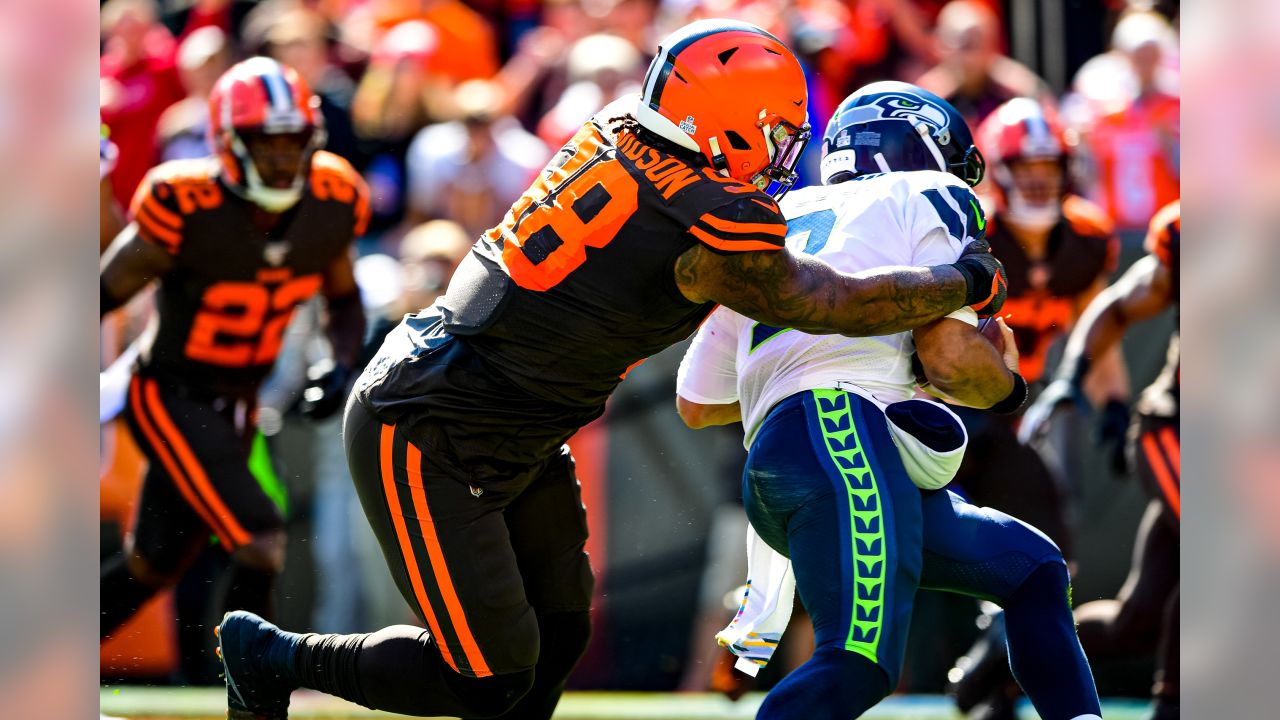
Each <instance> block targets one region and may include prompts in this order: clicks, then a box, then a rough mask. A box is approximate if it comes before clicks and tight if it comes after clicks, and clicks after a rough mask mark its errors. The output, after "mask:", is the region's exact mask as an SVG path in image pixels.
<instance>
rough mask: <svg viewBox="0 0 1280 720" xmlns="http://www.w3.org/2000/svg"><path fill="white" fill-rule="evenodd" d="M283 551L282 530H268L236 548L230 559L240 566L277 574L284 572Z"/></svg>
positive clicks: (283, 535)
mask: <svg viewBox="0 0 1280 720" xmlns="http://www.w3.org/2000/svg"><path fill="white" fill-rule="evenodd" d="M284 551H285V533H284V530H269V531H267V532H262V533H257V534H255V535H254V536H253V539H252V540H250V541H249V542H248V543H247V544H245V545H241V546H240V547H238V548H236V549H235V551H234V552H233V553H232V557H233V558H234V559H235V561H236V562H238V563H241V564H242V565H246V566H248V567H251V568H255V569H257V570H263V571H266V572H272V573H279V572H281V571H282V570H284Z"/></svg>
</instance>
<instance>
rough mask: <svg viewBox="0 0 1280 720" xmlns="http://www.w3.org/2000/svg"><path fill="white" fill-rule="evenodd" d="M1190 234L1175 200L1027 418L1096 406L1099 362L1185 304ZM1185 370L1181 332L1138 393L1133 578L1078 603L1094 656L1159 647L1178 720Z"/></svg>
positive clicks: (1075, 336)
mask: <svg viewBox="0 0 1280 720" xmlns="http://www.w3.org/2000/svg"><path fill="white" fill-rule="evenodd" d="M1181 238H1182V220H1181V206H1180V203H1178V202H1176V201H1175V202H1174V203H1172V204H1170V205H1167V206H1165V207H1164V208H1162V209H1161V210H1160V212H1158V213H1156V216H1155V217H1154V218H1152V221H1151V230H1150V233H1149V234H1148V236H1147V252H1148V255H1147V257H1145V258H1143V259H1142V260H1140V261H1138V262H1137V263H1135V264H1134V266H1133V267H1131V268H1130V269H1129V270H1128V272H1126V273H1125V274H1124V276H1123V277H1122V278H1120V279H1119V280H1118V281H1117V282H1116V283H1115V285H1113V286H1112V287H1110V288H1108V289H1107V290H1106V291H1105V292H1104V293H1103V294H1101V295H1099V296H1098V298H1097V299H1096V300H1095V301H1094V302H1093V304H1092V305H1090V306H1089V309H1088V311H1087V312H1086V314H1085V316H1084V317H1083V318H1082V319H1081V321H1080V325H1079V327H1077V328H1076V330H1075V331H1074V332H1072V334H1071V342H1070V343H1069V344H1068V346H1067V353H1066V355H1065V357H1064V358H1063V361H1062V366H1061V369H1060V370H1059V372H1058V379H1057V380H1055V381H1054V383H1053V385H1051V386H1050V390H1047V391H1046V392H1045V393H1044V395H1043V396H1042V397H1041V399H1040V400H1038V401H1037V405H1038V407H1037V408H1036V410H1037V412H1036V413H1035V415H1034V416H1031V415H1030V414H1029V418H1028V419H1035V418H1044V419H1047V418H1048V416H1049V413H1050V412H1052V410H1053V408H1054V407H1055V406H1056V405H1059V404H1062V403H1068V404H1070V405H1072V406H1074V407H1075V408H1076V409H1077V410H1079V409H1084V408H1086V407H1096V406H1095V405H1093V403H1091V402H1090V400H1089V395H1088V393H1087V392H1085V391H1084V388H1085V386H1086V384H1087V380H1086V379H1087V378H1088V377H1089V376H1090V375H1091V374H1092V373H1093V372H1094V370H1093V368H1094V358H1098V357H1102V356H1103V355H1104V354H1105V353H1106V352H1108V350H1109V349H1111V348H1114V347H1115V346H1116V344H1117V343H1118V342H1119V340H1120V338H1121V337H1123V336H1124V334H1125V332H1126V331H1127V330H1128V329H1129V327H1130V326H1132V325H1133V324H1135V323H1139V322H1142V321H1143V320H1147V319H1150V318H1152V317H1155V316H1156V315H1158V314H1160V313H1161V312H1163V311H1164V310H1167V309H1169V308H1170V307H1172V308H1174V309H1175V311H1176V310H1177V308H1178V307H1179V301H1178V300H1179V298H1178V295H1179V293H1178V287H1179V276H1180V262H1179V261H1180V257H1181ZM1181 370H1182V366H1181V355H1180V352H1179V349H1178V335H1177V334H1176V333H1175V334H1174V336H1173V338H1172V339H1171V340H1170V342H1169V349H1168V355H1167V360H1166V364H1165V367H1164V370H1163V371H1162V372H1161V373H1160V375H1159V377H1157V378H1156V380H1155V381H1154V382H1153V383H1151V384H1150V385H1148V386H1147V388H1146V389H1144V390H1143V391H1142V393H1141V394H1140V395H1139V396H1138V401H1137V403H1136V406H1135V408H1136V410H1137V413H1138V415H1137V418H1136V420H1135V422H1134V424H1133V426H1132V427H1131V428H1130V432H1129V440H1130V448H1129V451H1130V455H1131V456H1132V458H1133V462H1134V467H1135V471H1136V473H1137V476H1138V479H1139V481H1140V482H1141V483H1142V487H1143V489H1144V490H1146V492H1147V494H1148V495H1149V496H1150V497H1151V501H1150V503H1149V504H1148V506H1147V512H1146V515H1145V516H1144V517H1143V519H1142V523H1141V525H1140V526H1139V528H1138V538H1137V541H1136V543H1135V545H1134V555H1133V564H1132V566H1131V568H1130V572H1129V577H1128V579H1127V580H1126V581H1125V584H1124V587H1123V588H1122V589H1121V590H1120V594H1119V595H1118V596H1117V597H1116V599H1115V600H1096V601H1093V602H1089V603H1085V604H1084V605H1081V606H1080V607H1079V608H1077V609H1076V621H1077V623H1078V624H1079V632H1080V642H1081V643H1083V644H1084V647H1085V651H1086V652H1087V653H1088V654H1089V656H1090V657H1091V658H1093V659H1094V660H1095V661H1102V660H1106V659H1111V658H1114V657H1122V656H1127V655H1137V654H1147V653H1151V652H1155V653H1156V675H1155V684H1154V686H1153V687H1152V694H1153V695H1154V696H1155V699H1156V706H1155V710H1154V714H1153V715H1152V718H1154V719H1156V720H1169V719H1170V718H1176V717H1178V696H1179V693H1178V669H1179V667H1180V662H1179V658H1180V647H1179V641H1178V607H1179V603H1178V599H1179V585H1180V579H1179V569H1178V558H1179V554H1180V553H1179V547H1178V546H1179V544H1180V542H1181V518H1182V502H1181V499H1182V474H1181V458H1180V456H1181V451H1180V448H1181V439H1180V437H1179V415H1180V414H1179V395H1180V392H1179V391H1180V388H1181ZM1037 430H1038V428H1037V427H1035V424H1034V423H1033V424H1032V425H1031V426H1029V427H1028V428H1027V432H1028V433H1035V432H1037Z"/></svg>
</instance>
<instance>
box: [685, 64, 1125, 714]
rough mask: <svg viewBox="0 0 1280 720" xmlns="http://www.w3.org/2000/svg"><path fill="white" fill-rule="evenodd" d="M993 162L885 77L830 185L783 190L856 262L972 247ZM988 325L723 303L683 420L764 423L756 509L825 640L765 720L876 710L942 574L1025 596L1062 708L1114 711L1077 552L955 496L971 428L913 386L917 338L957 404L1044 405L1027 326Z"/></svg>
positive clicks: (958, 582)
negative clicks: (1070, 566) (795, 316)
mask: <svg viewBox="0 0 1280 720" xmlns="http://www.w3.org/2000/svg"><path fill="white" fill-rule="evenodd" d="M982 168H983V162H982V156H981V154H980V153H978V152H977V150H976V148H975V147H974V145H973V142H972V136H971V134H970V132H969V129H968V127H966V126H965V123H964V120H963V119H962V118H961V117H960V115H959V114H958V113H957V112H956V110H955V109H954V108H952V107H951V106H950V105H948V104H947V103H946V101H944V100H942V99H941V98H939V97H937V96H936V95H933V94H932V93H928V92H927V91H924V90H921V89H920V88H918V87H915V86H912V85H907V84H905V83H897V82H883V83H874V84H872V85H868V86H866V87H865V88H863V89H861V90H860V91H858V92H856V93H855V94H854V95H852V96H850V97H849V98H848V99H846V100H845V102H844V103H842V104H841V106H840V108H839V110H838V111H837V113H836V114H835V117H834V119H833V120H832V122H831V123H829V124H828V126H827V130H826V134H825V136H824V138H823V159H822V169H823V176H824V177H823V180H824V184H825V186H826V187H823V188H806V189H804V190H801V191H799V192H797V193H793V194H791V195H789V196H788V197H787V198H786V200H785V201H784V202H783V203H782V207H783V210H784V212H785V214H786V216H787V218H788V231H789V237H788V244H789V245H790V246H791V248H792V249H793V250H794V251H797V252H805V253H806V254H810V253H811V254H814V255H816V256H818V257H821V258H823V259H825V260H827V261H829V262H831V263H832V264H833V265H834V266H836V267H839V268H841V269H843V270H845V271H849V272H858V271H864V270H868V269H871V268H873V267H875V266H878V265H881V264H887V265H904V266H912V265H917V266H923V265H928V264H933V263H938V262H944V261H946V260H949V259H952V258H955V257H957V256H958V255H959V254H960V252H961V250H962V247H963V245H964V244H965V243H966V242H968V241H970V240H972V239H978V240H981V239H982V237H983V234H984V231H985V230H986V227H987V223H986V222H985V220H984V218H983V214H982V211H981V210H980V208H979V207H978V202H977V198H976V197H975V196H974V195H973V193H972V191H971V190H970V189H969V188H970V187H971V186H974V185H977V184H978V183H979V182H980V181H981V180H982V175H983V172H982ZM913 171H914V172H913ZM979 310H980V311H981V310H982V308H979ZM977 322H978V317H977V315H975V313H974V312H973V310H971V309H969V308H963V309H961V310H959V311H957V312H954V313H952V314H950V315H948V316H947V317H945V318H942V319H939V320H937V321H935V322H933V323H929V324H927V325H925V326H922V327H920V328H917V329H916V330H915V331H914V332H913V333H912V335H911V336H910V337H908V335H907V334H906V333H901V334H897V335H884V336H879V337H874V338H865V339H850V338H844V337H840V336H828V337H814V336H810V335H807V334H804V333H798V332H792V331H790V330H789V329H787V328H778V327H769V326H767V325H765V324H762V323H758V322H757V323H753V322H751V321H750V320H748V319H746V318H744V317H742V316H740V315H737V314H735V313H733V312H732V311H730V310H729V309H728V308H721V309H719V310H717V311H716V313H715V314H713V315H712V317H711V318H710V319H709V320H708V321H707V323H705V324H704V325H703V326H702V327H701V328H700V329H699V331H698V335H697V337H696V338H695V339H694V342H693V345H692V346H691V347H690V351H689V353H688V354H687V355H686V356H685V362H684V363H683V364H682V365H681V379H680V382H679V389H678V392H679V393H680V395H679V400H678V403H679V408H680V414H681V417H682V418H683V419H684V420H685V422H686V423H688V424H689V425H690V426H691V427H695V428H696V427H702V426H705V425H720V424H725V423H729V422H736V421H739V420H741V421H742V422H743V423H744V427H745V430H746V439H745V442H744V444H745V445H746V446H747V447H748V448H749V451H750V454H749V455H748V458H747V465H746V469H745V471H744V475H743V499H744V504H745V506H746V508H747V515H748V517H749V518H750V520H751V524H752V526H753V527H754V528H755V530H756V531H757V532H758V533H759V534H760V537H761V538H763V539H764V541H765V542H766V543H768V545H769V546H770V547H771V548H773V550H774V551H776V552H778V553H780V554H782V555H784V556H787V557H789V558H790V559H791V565H792V568H793V569H794V572H795V587H796V589H797V590H798V591H799V593H800V596H801V598H802V599H803V600H804V603H805V608H806V609H807V610H808V612H809V615H810V617H811V618H812V619H813V625H814V633H815V636H816V639H817V650H816V651H815V652H814V654H813V657H812V658H811V659H809V660H808V662H806V663H805V664H804V665H802V666H801V667H799V668H798V669H796V670H795V671H794V672H792V673H791V674H790V675H788V676H787V678H786V679H785V680H783V681H782V682H781V683H780V684H779V685H778V686H777V687H776V688H774V690H773V691H772V692H771V693H770V694H769V696H768V697H766V698H765V701H764V703H763V704H762V705H761V706H760V711H759V714H758V715H757V717H758V718H762V719H768V720H774V719H782V718H796V719H797V720H800V719H805V720H807V719H809V718H832V719H833V720H834V719H835V718H849V717H859V716H861V715H862V713H863V712H865V711H866V710H868V709H869V708H871V707H872V706H873V705H875V704H877V703H879V701H880V700H881V699H883V698H884V697H885V696H886V695H888V694H889V693H890V692H891V691H892V690H893V688H895V687H896V686H897V681H898V678H899V675H900V673H901V669H902V664H903V661H904V653H905V649H906V643H907V629H908V627H909V625H910V619H911V614H912V606H913V601H914V598H915V597H916V589H917V587H926V588H932V589H935V590H946V591H950V592H955V593H961V594H965V595H969V596H972V597H982V598H987V599H994V600H996V601H997V602H999V603H1000V604H1002V605H1003V606H1005V608H1006V611H1007V613H1008V615H1009V626H1010V639H1011V646H1012V647H1013V649H1014V651H1013V652H1012V653H1011V655H1012V665H1013V668H1014V671H1015V673H1016V674H1017V676H1018V679H1019V681H1020V682H1021V683H1022V684H1023V685H1024V687H1026V688H1027V689H1028V692H1029V693H1030V695H1031V697H1032V701H1033V702H1034V704H1035V706H1036V709H1037V711H1038V712H1039V714H1040V716H1041V717H1042V718H1045V719H1046V720H1086V719H1091V720H1100V718H1099V712H1100V710H1099V705H1098V697H1097V691H1096V690H1095V689H1094V685H1093V676H1092V674H1091V673H1090V670H1089V666H1088V663H1087V662H1086V661H1085V658H1084V653H1083V651H1082V650H1081V649H1080V644H1079V642H1078V641H1077V640H1076V637H1075V631H1074V627H1073V623H1072V619H1071V607H1070V604H1069V600H1068V598H1069V596H1070V590H1069V582H1070V581H1069V576H1068V573H1067V568H1066V563H1065V561H1064V560H1063V558H1062V554H1061V552H1060V551H1059V550H1058V549H1057V547H1055V546H1054V545H1053V543H1052V542H1050V541H1049V540H1048V538H1046V537H1045V536H1044V535H1043V534H1042V533H1039V532H1037V531H1036V530H1035V529H1034V528H1032V527H1031V526H1029V525H1026V524H1025V523H1021V522H1019V521H1017V520H1016V519H1014V518H1012V517H1010V516H1008V515H1005V514H1003V513H997V512H995V511H993V510H991V509H990V508H978V507H975V506H974V505H971V504H969V503H966V502H965V501H964V500H963V499H962V498H961V497H960V496H959V495H956V494H954V493H950V492H945V493H944V492H939V488H941V487H942V486H943V485H945V484H946V483H947V482H948V481H949V480H950V479H951V476H952V475H953V474H954V472H955V469H956V467H957V466H958V464H959V457H958V453H963V452H964V444H965V434H964V429H963V427H962V425H961V423H960V421H959V419H958V418H956V417H955V416H954V415H953V414H952V413H950V412H947V411H946V410H945V409H944V408H943V407H942V406H941V405H939V404H937V403H933V402H930V401H926V400H913V399H912V396H913V393H914V389H915V387H914V386H915V382H914V381H913V379H912V373H911V366H912V363H911V362H909V358H910V357H911V356H912V353H913V352H914V353H915V354H916V356H917V357H918V358H919V360H920V361H921V364H922V367H923V373H924V375H925V377H926V378H927V381H926V384H927V385H928V386H929V388H930V390H931V392H935V393H940V394H941V395H940V396H942V397H946V398H949V399H952V400H953V401H954V402H959V403H964V404H967V405H971V406H976V407H981V408H990V409H991V410H993V411H994V412H997V413H1008V412H1012V411H1014V410H1017V409H1018V408H1019V407H1020V406H1021V405H1022V403H1023V402H1025V400H1026V395H1027V387H1026V383H1025V381H1024V380H1023V379H1022V378H1021V377H1020V376H1019V375H1018V372H1017V364H1018V352H1017V348H1016V346H1015V345H1014V344H1013V334H1012V332H1011V331H1010V330H1009V328H1008V327H1007V326H1006V325H1004V324H1003V322H999V323H996V324H995V325H994V326H993V327H992V331H993V332H996V333H999V339H998V341H992V342H989V341H988V339H987V338H986V337H983V335H982V333H980V332H979V331H978V329H977V328H976V325H977ZM993 342H999V345H1000V346H1002V347H1003V353H1002V351H1001V349H1000V348H999V347H996V346H995V345H993ZM891 427H892V428H894V429H893V430H891V429H890V428H891ZM908 437H910V438H912V440H908V439H907V438H908ZM943 458H945V459H943ZM908 466H912V467H914V468H916V469H917V471H916V472H912V471H910V470H908V469H907V468H908ZM919 468H928V470H927V471H919ZM922 488H927V489H928V490H929V492H926V493H924V494H923V495H922V494H921V492H920V489H922ZM835 548H840V549H839V550H838V551H837V550H835ZM761 579H762V578H752V580H761ZM748 582H751V580H749V581H748ZM748 592H751V593H759V592H769V589H768V587H767V586H766V585H763V584H761V585H758V586H754V587H751V588H750V589H749V590H748ZM788 592H789V590H788ZM786 601H787V602H788V603H789V598H787V599H786ZM777 641H778V638H777V637H776V636H775V637H759V638H753V642H755V643H757V644H759V643H768V642H773V643H777ZM747 644H750V643H747Z"/></svg>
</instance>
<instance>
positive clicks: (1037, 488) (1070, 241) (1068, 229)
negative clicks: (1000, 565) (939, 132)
mask: <svg viewBox="0 0 1280 720" xmlns="http://www.w3.org/2000/svg"><path fill="white" fill-rule="evenodd" d="M977 143H978V147H980V148H981V149H982V151H983V154H984V155H985V156H986V157H987V162H988V166H989V171H988V177H989V178H990V179H991V180H992V181H994V182H990V183H988V185H989V186H990V187H989V188H988V189H987V192H986V193H984V194H985V195H986V199H987V202H986V205H987V206H988V207H989V208H990V210H991V212H990V214H989V215H988V218H987V222H988V227H987V239H988V241H989V242H990V243H991V247H992V251H993V252H995V253H997V256H998V257H1000V258H1002V259H1003V258H1005V257H1008V258H1009V262H1008V263H1006V269H1007V271H1008V273H1009V300H1008V301H1007V303H1006V305H1005V309H1004V313H1003V317H1004V318H1005V321H1006V322H1007V323H1008V324H1009V327H1011V328H1013V331H1014V335H1015V336H1016V337H1017V339H1018V349H1019V352H1020V353H1021V361H1020V370H1021V373H1022V375H1023V377H1024V378H1026V380H1027V383H1028V384H1030V385H1032V386H1033V387H1034V388H1037V389H1038V387H1039V383H1040V380H1041V377H1042V376H1043V375H1044V372H1045V363H1046V362H1047V359H1048V356H1049V353H1050V349H1051V347H1053V345H1054V343H1055V342H1057V341H1060V340H1061V339H1062V338H1064V337H1065V336H1066V334H1067V333H1068V332H1069V331H1070V329H1071V326H1072V325H1073V323H1074V322H1075V319H1076V318H1077V317H1078V316H1079V315H1080V313H1081V312H1082V311H1083V310H1084V308H1085V306H1086V305H1088V303H1089V301H1090V300H1092V299H1093V297H1094V296H1095V295H1097V293H1098V291H1099V290H1101V289H1102V288H1103V287H1105V286H1106V282H1107V275H1108V273H1109V272H1110V271H1111V270H1112V268H1113V267H1114V266H1115V257H1116V252H1117V244H1116V241H1115V237H1114V236H1113V234H1112V232H1111V224H1110V222H1108V220H1107V218H1106V216H1105V215H1104V214H1103V213H1102V212H1101V210H1100V209H1099V208H1098V207H1097V206H1095V205H1093V204H1092V203H1090V202H1089V201H1087V200H1085V199H1083V198H1081V197H1079V196H1078V195H1076V194H1074V193H1073V192H1072V191H1071V184H1070V181H1069V176H1068V162H1069V155H1068V147H1067V144H1066V138H1065V136H1064V134H1063V132H1062V130H1061V128H1060V126H1059V125H1058V123H1057V120H1056V119H1054V118H1053V117H1052V115H1050V114H1049V113H1047V112H1046V111H1045V110H1044V108H1043V107H1042V106H1041V105H1040V104H1039V103H1037V102H1036V101H1034V100H1032V99H1030V98H1016V99H1014V100H1010V101H1009V102H1007V103H1005V104H1003V105H1001V106H1000V107H999V108H998V109H997V110H995V111H994V112H993V113H992V114H991V115H990V116H988V118H987V119H986V120H985V121H984V122H983V123H982V125H980V126H979V128H978V134H977ZM1096 367H1097V369H1098V373H1097V374H1096V375H1095V376H1094V379H1093V380H1092V381H1091V387H1090V390H1091V391H1092V392H1093V396H1094V397H1095V398H1097V401H1098V404H1099V405H1102V404H1103V403H1105V402H1106V401H1107V400H1111V399H1115V398H1123V397H1126V396H1127V395H1128V389H1127V387H1126V385H1125V382H1126V377H1127V376H1126V375H1125V371H1124V366H1123V362H1122V360H1121V358H1120V354H1119V351H1118V350H1113V351H1112V352H1109V353H1108V354H1107V355H1106V356H1104V357H1100V358H1099V359H1098V362H1097V364H1096ZM1119 405H1120V408H1121V409H1122V408H1123V403H1119ZM1113 410H1114V408H1113ZM957 412H958V413H959V414H960V416H961V418H963V419H964V421H965V424H966V426H967V427H968V429H969V439H970V446H969V452H968V453H967V454H966V456H965V464H964V466H963V467H962V468H961V470H960V473H959V474H958V476H957V478H956V480H957V484H958V485H959V486H960V487H963V488H964V492H965V493H966V494H967V495H968V496H969V497H970V498H971V499H972V500H973V501H974V502H975V503H977V504H979V505H989V506H991V507H994V508H997V509H999V510H1003V511H1004V512H1007V513H1009V514H1011V515H1013V516H1014V517H1017V518H1020V519H1023V520H1026V521H1027V522H1030V523H1031V524H1033V525H1035V526H1036V527H1038V528H1040V529H1041V530H1043V531H1044V532H1046V533H1047V534H1048V535H1049V537H1051V538H1053V539H1054V541H1055V542H1057V543H1058V545H1059V546H1060V547H1061V548H1062V549H1063V552H1064V553H1065V554H1066V555H1067V557H1068V558H1070V557H1071V556H1072V548H1071V542H1070V537H1069V530H1068V527H1069V525H1068V523H1069V516H1068V512H1067V507H1066V503H1067V502H1068V500H1069V499H1070V498H1069V496H1068V495H1067V493H1066V489H1065V488H1060V487H1059V486H1058V483H1057V482H1056V481H1055V478H1054V476H1053V475H1052V474H1051V473H1050V471H1049V468H1048V467H1046V465H1045V463H1044V462H1043V461H1042V460H1041V459H1040V456H1039V455H1038V454H1037V453H1036V452H1035V451H1034V450H1032V449H1031V448H1028V447H1024V446H1023V445H1022V444H1020V443H1019V442H1018V441H1017V438H1016V436H1015V424H1016V421H1017V416H1016V415H1015V416H1009V417H994V416H992V415H990V414H987V413H980V412H975V411H972V410H966V409H960V410H958V411H957ZM1121 414H1122V415H1123V413H1121ZM1120 426H1121V428H1123V426H1124V422H1123V421H1122V422H1121V423H1120ZM1119 434H1120V435H1123V429H1121V430H1120V433H1119ZM1113 440H1116V438H1113ZM1121 444H1122V443H1121Z"/></svg>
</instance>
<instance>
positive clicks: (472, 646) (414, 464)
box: [405, 443, 493, 677]
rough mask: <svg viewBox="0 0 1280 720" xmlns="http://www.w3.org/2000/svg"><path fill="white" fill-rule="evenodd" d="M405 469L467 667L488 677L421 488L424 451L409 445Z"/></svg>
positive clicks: (478, 674) (435, 571)
mask: <svg viewBox="0 0 1280 720" xmlns="http://www.w3.org/2000/svg"><path fill="white" fill-rule="evenodd" d="M405 455H406V457H405V465H406V466H408V472H409V491H410V493H411V494H412V497H413V507H414V510H416V511H417V513H418V525H419V526H420V527H421V528H422V540H423V542H425V543H426V545H427V558H428V559H429V560H430V561H431V570H432V572H434V573H435V576H436V585H437V587H439V588H440V594H441V595H442V596H444V604H445V607H446V608H447V609H448V611H449V620H450V621H451V622H452V623H453V630H454V632H455V633H456V634H457V636H458V641H459V642H461V643H462V651H463V653H465V654H466V656H467V663H468V664H469V665H471V671H472V673H474V674H475V676H476V677H489V676H490V675H492V674H493V671H491V670H490V669H489V665H488V663H486V662H485V661H484V656H483V655H482V654H481V653H480V646H479V644H477V643H476V639H475V636H474V635H472V634H471V628H470V627H469V626H468V625H467V616H466V613H464V612H463V610H462V603H461V601H459V600H458V593H457V591H456V590H455V589H454V587H453V579H452V578H450V577H449V567H448V565H446V564H445V560H444V550H443V549H442V548H441V547H440V539H439V538H438V537H437V536H436V523H435V520H433V519H432V518H431V508H430V507H429V506H428V505H427V494H426V492H425V491H424V490H423V486H422V471H421V469H420V468H421V467H422V451H421V450H419V449H418V448H417V447H415V446H414V445H413V443H409V444H408V447H407V449H406V452H405Z"/></svg>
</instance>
